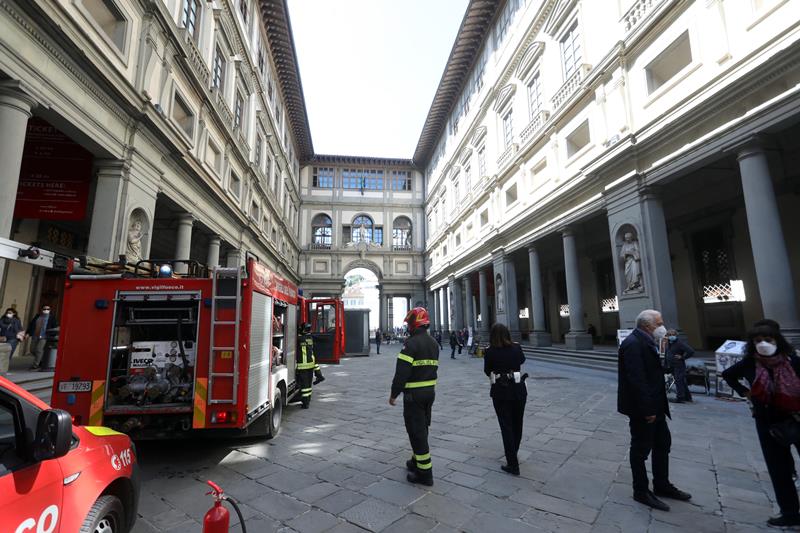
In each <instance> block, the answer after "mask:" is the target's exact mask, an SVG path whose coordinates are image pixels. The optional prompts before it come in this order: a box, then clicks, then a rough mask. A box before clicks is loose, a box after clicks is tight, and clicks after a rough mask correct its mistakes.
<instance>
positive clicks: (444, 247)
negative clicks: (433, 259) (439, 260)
mask: <svg viewBox="0 0 800 533" xmlns="http://www.w3.org/2000/svg"><path fill="white" fill-rule="evenodd" d="M442 257H447V245H446V244H445V245H444V246H442Z"/></svg>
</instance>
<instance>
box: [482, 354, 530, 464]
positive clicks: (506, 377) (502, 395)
mask: <svg viewBox="0 0 800 533" xmlns="http://www.w3.org/2000/svg"><path fill="white" fill-rule="evenodd" d="M524 362H525V354H524V353H523V352H522V348H521V347H520V345H519V344H512V345H511V346H503V347H491V348H489V349H488V350H486V355H485V356H484V359H483V371H484V372H485V373H486V375H487V376H489V377H492V374H494V376H495V381H494V383H493V384H492V388H491V390H490V392H489V395H490V396H491V398H492V404H493V405H494V411H495V413H497V421H498V423H499V424H500V434H501V435H502V437H503V449H504V450H505V453H506V466H505V467H503V470H505V471H506V472H509V473H511V474H515V475H519V460H518V459H517V452H519V445H520V443H521V442H522V421H523V418H524V415H525V402H526V400H527V399H528V389H527V387H526V386H525V377H527V374H525V375H524V376H521V377H520V382H519V383H517V382H516V380H515V379H514V372H520V367H521V365H522V364H523V363H524Z"/></svg>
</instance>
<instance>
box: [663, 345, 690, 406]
mask: <svg viewBox="0 0 800 533" xmlns="http://www.w3.org/2000/svg"><path fill="white" fill-rule="evenodd" d="M693 355H694V350H693V349H692V347H691V346H689V345H688V344H687V343H685V342H683V341H682V340H680V339H679V338H678V332H677V331H675V330H674V329H671V330H669V331H667V347H666V351H665V360H666V364H667V368H671V369H672V375H673V377H674V378H675V392H676V396H677V397H676V399H675V402H676V403H683V402H691V401H692V392H691V391H690V390H689V382H688V381H687V379H686V360H687V359H689V358H690V357H691V356H693Z"/></svg>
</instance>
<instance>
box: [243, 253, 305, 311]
mask: <svg viewBox="0 0 800 533" xmlns="http://www.w3.org/2000/svg"><path fill="white" fill-rule="evenodd" d="M251 264H252V267H251V268H250V277H251V283H252V284H253V289H255V290H257V291H258V292H260V293H262V294H267V295H270V296H273V297H275V298H278V299H279V300H283V301H285V302H287V303H290V304H296V303H297V285H295V284H294V283H292V282H291V281H289V280H287V279H284V278H282V277H280V276H278V275H277V274H275V273H274V272H273V271H271V270H270V269H268V268H267V267H265V266H264V265H262V264H261V263H256V262H255V261H253V262H251Z"/></svg>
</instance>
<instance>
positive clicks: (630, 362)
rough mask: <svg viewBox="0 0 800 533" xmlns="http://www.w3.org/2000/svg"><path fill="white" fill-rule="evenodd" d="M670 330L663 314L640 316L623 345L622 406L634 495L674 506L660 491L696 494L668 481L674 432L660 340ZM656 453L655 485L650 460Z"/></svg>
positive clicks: (669, 494)
mask: <svg viewBox="0 0 800 533" xmlns="http://www.w3.org/2000/svg"><path fill="white" fill-rule="evenodd" d="M666 333H667V330H666V328H665V327H664V320H663V319H662V317H661V313H659V312H658V311H655V310H653V309H647V310H644V311H642V312H641V313H639V316H638V317H636V329H634V330H633V332H632V333H631V334H630V335H628V337H626V338H625V340H624V341H622V344H621V345H620V347H619V365H618V366H619V374H618V375H619V385H618V387H619V388H618V392H617V410H618V411H619V412H620V413H622V414H623V415H626V416H627V417H628V418H629V425H630V432H631V447H630V454H629V455H630V463H631V473H632V474H633V499H634V500H636V501H637V502H640V503H643V504H645V505H647V506H649V507H652V508H654V509H659V510H661V511H669V506H668V505H667V504H666V503H664V502H663V501H661V500H660V499H658V497H657V496H662V497H664V498H672V499H675V500H682V501H688V500H690V499H691V497H692V496H691V495H690V494H688V493H686V492H683V491H682V490H679V489H678V488H677V487H675V486H674V485H673V484H672V483H670V481H669V450H670V446H671V444H672V436H671V435H670V432H669V426H668V425H667V417H669V416H670V413H669V403H668V402H667V391H666V389H665V387H664V367H663V366H662V364H661V358H660V357H659V352H658V345H657V344H656V342H657V341H656V339H658V340H660V339H661V338H663V337H664V336H665V335H666ZM651 452H652V459H651V462H652V471H653V490H652V491H651V490H650V486H649V481H648V479H647V468H646V466H645V461H647V456H648V455H650V453H651Z"/></svg>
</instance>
